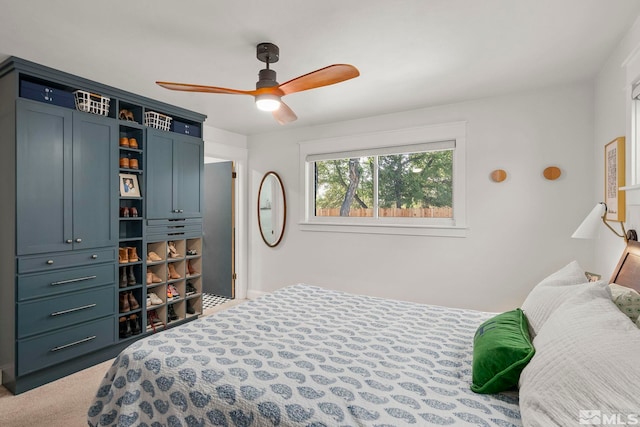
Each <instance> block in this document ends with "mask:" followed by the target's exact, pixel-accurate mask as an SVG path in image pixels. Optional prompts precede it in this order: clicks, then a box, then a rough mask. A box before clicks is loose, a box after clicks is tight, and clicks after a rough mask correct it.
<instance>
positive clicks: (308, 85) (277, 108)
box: [156, 43, 360, 125]
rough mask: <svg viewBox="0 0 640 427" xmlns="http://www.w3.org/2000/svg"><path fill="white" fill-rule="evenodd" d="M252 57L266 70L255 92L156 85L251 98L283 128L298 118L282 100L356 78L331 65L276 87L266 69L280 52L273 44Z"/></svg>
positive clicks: (273, 76) (353, 70) (348, 68)
mask: <svg viewBox="0 0 640 427" xmlns="http://www.w3.org/2000/svg"><path fill="white" fill-rule="evenodd" d="M256 56H257V57H258V59H259V60H260V61H262V62H264V63H266V64H267V67H266V68H265V69H262V70H260V72H259V73H258V78H259V80H258V81H257V82H256V89H255V90H237V89H228V88H224V87H215V86H203V85H194V84H188V83H172V82H160V81H159V82H156V83H157V84H158V85H160V86H162V87H164V88H167V89H171V90H179V91H185V92H207V93H227V94H231V95H251V96H253V97H255V100H256V106H257V107H258V108H259V109H260V110H263V111H271V112H272V114H273V117H274V118H275V119H276V120H277V121H278V123H280V124H281V125H283V124H286V123H289V122H292V121H294V120H296V119H297V118H298V117H297V116H296V115H295V113H294V112H293V111H292V110H291V108H289V106H288V105H287V104H285V103H284V102H282V97H283V96H285V95H289V94H292V93H295V92H302V91H305V90H309V89H315V88H318V87H322V86H329V85H332V84H336V83H340V82H343V81H345V80H349V79H352V78H354V77H358V76H359V75H360V72H359V71H358V69H357V68H356V67H354V66H353V65H349V64H334V65H329V66H328V67H324V68H320V69H319V70H316V71H312V72H310V73H308V74H304V75H302V76H300V77H296V78H295V79H292V80H289V81H288V82H285V83H282V84H279V83H278V82H277V81H276V72H275V71H274V70H271V69H270V68H269V64H273V63H275V62H278V60H279V59H280V49H279V48H278V46H276V45H275V44H273V43H259V44H258V46H257V54H256Z"/></svg>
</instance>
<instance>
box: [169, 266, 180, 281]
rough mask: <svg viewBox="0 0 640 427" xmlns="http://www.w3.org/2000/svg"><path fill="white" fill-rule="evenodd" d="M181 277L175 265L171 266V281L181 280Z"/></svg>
mask: <svg viewBox="0 0 640 427" xmlns="http://www.w3.org/2000/svg"><path fill="white" fill-rule="evenodd" d="M181 277H182V276H181V275H179V274H178V272H177V271H176V267H175V265H173V264H169V279H180V278H181Z"/></svg>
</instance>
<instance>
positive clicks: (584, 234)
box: [571, 202, 638, 242]
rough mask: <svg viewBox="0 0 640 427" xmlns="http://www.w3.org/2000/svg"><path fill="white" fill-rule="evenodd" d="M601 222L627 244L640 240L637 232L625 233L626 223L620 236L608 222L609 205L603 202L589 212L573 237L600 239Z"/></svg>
mask: <svg viewBox="0 0 640 427" xmlns="http://www.w3.org/2000/svg"><path fill="white" fill-rule="evenodd" d="M601 221H602V222H603V223H604V225H606V226H607V228H608V229H609V230H611V231H612V232H613V234H615V235H616V236H618V237H622V238H623V239H624V241H625V242H628V241H629V240H638V235H637V234H636V231H635V230H629V231H625V229H624V223H622V222H621V223H620V227H621V228H622V234H620V233H618V232H617V231H616V230H615V229H614V228H613V227H612V226H611V225H610V224H609V223H608V222H607V205H606V204H604V203H602V202H600V203H598V204H597V205H596V206H595V207H594V208H593V209H592V210H591V212H589V215H587V217H586V218H585V219H584V221H582V224H580V226H579V227H578V228H577V229H576V231H575V232H574V233H573V234H572V235H571V237H573V238H574V239H595V238H596V237H598V227H599V225H600V222H601Z"/></svg>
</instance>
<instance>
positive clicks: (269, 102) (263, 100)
mask: <svg viewBox="0 0 640 427" xmlns="http://www.w3.org/2000/svg"><path fill="white" fill-rule="evenodd" d="M256 107H258V110H262V111H276V110H277V109H278V108H280V97H279V96H277V95H271V94H269V93H263V94H261V95H256Z"/></svg>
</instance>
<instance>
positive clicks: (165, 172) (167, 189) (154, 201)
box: [145, 129, 175, 219]
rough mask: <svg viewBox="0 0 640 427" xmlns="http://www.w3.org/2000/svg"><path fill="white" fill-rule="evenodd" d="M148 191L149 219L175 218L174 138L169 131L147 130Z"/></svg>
mask: <svg viewBox="0 0 640 427" xmlns="http://www.w3.org/2000/svg"><path fill="white" fill-rule="evenodd" d="M145 153H146V155H147V161H146V162H145V165H146V173H147V192H146V196H145V202H146V205H147V215H146V216H147V218H148V219H166V218H174V217H175V213H174V208H173V138H172V136H171V134H170V133H168V132H160V131H155V130H152V129H149V130H148V131H147V147H146V150H145Z"/></svg>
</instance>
